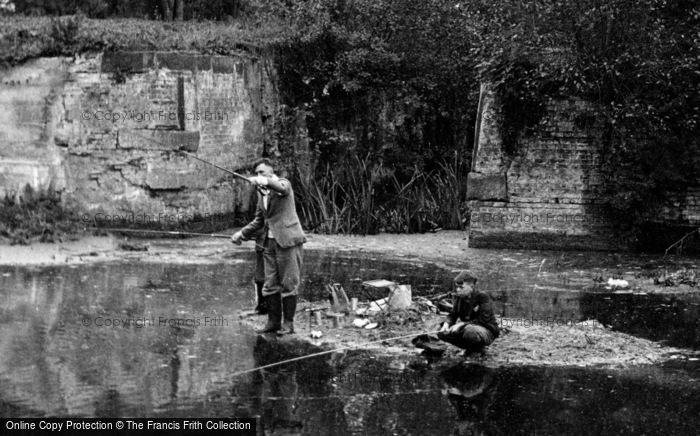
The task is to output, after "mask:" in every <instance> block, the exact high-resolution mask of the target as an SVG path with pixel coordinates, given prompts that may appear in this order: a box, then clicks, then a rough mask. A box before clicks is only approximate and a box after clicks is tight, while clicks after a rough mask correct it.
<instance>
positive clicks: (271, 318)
mask: <svg viewBox="0 0 700 436" xmlns="http://www.w3.org/2000/svg"><path fill="white" fill-rule="evenodd" d="M265 302H266V303H267V324H265V327H263V328H262V330H258V333H272V332H276V331H278V330H279V329H280V328H281V327H282V326H281V324H280V323H281V321H282V298H281V297H280V294H272V295H268V296H267V297H265Z"/></svg>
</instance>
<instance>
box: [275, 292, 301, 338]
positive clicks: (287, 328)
mask: <svg viewBox="0 0 700 436" xmlns="http://www.w3.org/2000/svg"><path fill="white" fill-rule="evenodd" d="M296 311H297V296H296V295H290V296H289V297H284V298H283V299H282V314H283V315H284V321H282V329H281V330H280V331H278V332H277V334H278V335H280V336H282V335H290V334H292V333H294V314H295V313H296Z"/></svg>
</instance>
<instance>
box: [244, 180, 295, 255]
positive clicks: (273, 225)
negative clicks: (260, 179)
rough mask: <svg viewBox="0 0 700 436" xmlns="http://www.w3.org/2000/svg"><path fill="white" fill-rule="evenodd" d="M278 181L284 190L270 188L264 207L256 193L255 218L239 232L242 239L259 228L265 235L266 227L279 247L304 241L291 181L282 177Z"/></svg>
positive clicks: (253, 233) (247, 237)
mask: <svg viewBox="0 0 700 436" xmlns="http://www.w3.org/2000/svg"><path fill="white" fill-rule="evenodd" d="M278 181H279V182H280V183H281V184H282V185H283V186H284V188H285V189H284V192H277V191H274V190H272V189H270V194H269V203H268V205H267V208H265V204H264V202H263V196H262V194H260V193H258V205H257V207H256V209H255V218H253V221H251V222H250V223H249V224H248V225H247V226H245V227H243V228H242V229H241V233H242V234H243V238H244V239H251V238H254V237H255V235H256V233H257V232H258V231H259V230H261V229H262V230H263V235H266V234H267V231H268V229H271V230H272V234H273V235H274V237H275V240H276V241H277V243H278V244H279V246H280V247H282V248H289V247H294V246H295V245H299V244H303V243H304V242H306V236H305V235H304V230H303V229H302V228H301V223H300V222H299V217H298V216H297V210H296V204H295V203H294V191H293V190H292V185H291V183H289V180H287V179H282V178H280V179H278Z"/></svg>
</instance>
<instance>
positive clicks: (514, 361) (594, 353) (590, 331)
mask: <svg viewBox="0 0 700 436" xmlns="http://www.w3.org/2000/svg"><path fill="white" fill-rule="evenodd" d="M301 306H302V307H301V308H300V309H299V311H298V313H297V320H296V323H295V330H296V333H295V335H293V336H286V337H283V338H281V339H279V340H283V341H290V340H301V341H306V342H309V343H311V344H313V345H316V346H318V347H320V348H321V349H328V350H330V349H332V348H333V349H337V350H339V351H340V350H342V349H364V350H373V351H374V352H376V353H380V354H390V355H395V356H403V357H409V356H416V357H418V356H419V355H422V354H421V353H422V350H421V349H418V348H416V347H415V346H414V345H413V344H412V343H411V340H412V339H413V338H414V337H415V336H417V335H419V334H423V333H432V336H435V332H436V331H437V330H438V329H439V326H440V323H441V322H442V321H443V319H444V314H440V315H439V314H435V313H420V314H418V312H417V311H415V310H410V309H409V310H410V311H411V312H412V313H411V314H410V316H402V315H403V314H399V315H398V316H396V318H398V319H401V318H404V319H405V318H412V320H410V321H408V322H405V323H388V324H385V325H381V326H379V327H377V328H376V329H372V330H367V329H364V328H358V327H355V326H354V325H353V320H354V319H362V318H363V317H356V316H352V315H350V316H346V317H345V318H344V321H343V322H342V323H341V324H340V325H339V326H338V327H334V326H333V322H332V319H330V318H325V319H322V325H321V326H319V325H318V324H316V320H315V319H314V318H313V317H312V318H311V319H309V318H310V315H309V313H308V312H306V311H304V309H305V307H307V306H308V304H307V305H305V304H302V305H301ZM404 314H405V312H404ZM416 318H417V319H416ZM266 319H267V318H266V316H259V315H246V316H244V318H243V320H242V322H243V323H244V324H246V325H247V326H248V327H250V328H251V329H258V328H261V327H262V326H263V325H264V324H265V321H266ZM370 319H372V317H370ZM372 320H373V321H374V320H376V319H372ZM498 320H499V325H500V326H501V334H500V336H499V337H498V338H497V339H496V340H495V341H494V342H493V344H491V346H489V347H487V348H486V350H485V352H484V353H483V354H472V355H469V356H464V355H463V350H461V349H459V348H457V347H455V346H452V345H449V344H447V351H446V352H445V354H444V355H443V356H442V357H441V358H440V359H431V360H439V361H442V362H443V363H449V362H454V361H455V360H458V361H463V360H468V361H474V362H479V363H481V364H483V365H487V366H492V367H498V366H515V365H537V366H595V367H605V368H626V367H630V366H634V365H649V364H657V363H660V362H664V361H667V360H670V359H688V358H690V359H695V358H696V357H693V356H694V352H693V351H692V350H685V349H680V348H675V347H667V346H663V345H661V344H658V343H656V342H653V341H650V340H646V339H641V338H636V337H634V336H631V335H628V334H625V333H620V332H615V331H612V330H610V329H609V328H606V327H605V326H603V325H602V324H600V323H599V322H597V321H595V320H586V321H582V322H579V323H577V324H574V325H561V326H552V325H550V326H546V325H528V324H527V323H523V322H522V320H517V319H509V318H498ZM518 323H520V324H518ZM312 332H320V333H321V335H322V336H321V337H320V338H313V337H312V334H311V333H312Z"/></svg>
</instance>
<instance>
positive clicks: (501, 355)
mask: <svg viewBox="0 0 700 436" xmlns="http://www.w3.org/2000/svg"><path fill="white" fill-rule="evenodd" d="M251 244H252V243H245V244H244V245H243V246H234V245H232V244H231V243H230V242H229V241H228V240H226V239H214V238H193V239H186V240H182V239H150V240H146V239H131V238H128V239H127V238H124V237H118V236H101V237H87V238H83V239H81V240H79V241H72V242H66V243H59V244H35V245H31V246H3V247H1V248H0V265H57V264H75V263H91V262H104V261H120V260H125V261H126V260H139V261H142V262H168V263H216V262H222V261H226V259H229V258H230V257H231V256H236V255H237V253H243V252H246V251H249V250H251V249H252V245H251ZM134 246H136V247H142V248H143V249H144V251H140V250H137V251H134V250H133V247H134ZM129 247H131V248H132V249H128V248H129ZM329 247H332V249H334V250H337V251H352V252H371V253H378V254H384V255H387V256H391V257H395V258H399V259H401V258H405V259H411V260H421V261H429V262H432V263H436V264H439V265H442V266H446V267H448V268H451V269H460V268H469V267H472V266H473V267H474V268H475V269H478V268H481V269H482V270H486V269H488V268H491V267H492V261H493V259H498V262H506V263H507V262H512V263H514V266H513V268H515V270H518V271H519V270H521V269H522V270H527V271H529V272H528V273H529V274H532V275H533V276H534V275H535V274H537V277H540V275H544V274H545V273H546V271H545V272H544V273H543V268H542V265H543V264H546V265H547V266H550V265H558V264H555V262H558V263H559V264H561V263H562V262H563V261H562V260H561V259H563V257H564V255H563V254H559V253H557V252H536V251H525V250H523V251H512V250H511V251H509V253H507V255H508V256H509V257H503V256H504V254H503V252H502V251H498V250H475V249H471V248H468V246H467V236H466V233H465V232H458V231H444V232H438V233H427V234H412V235H394V234H381V235H373V236H364V237H363V236H343V235H309V242H308V243H307V244H306V245H305V249H307V250H309V249H310V250H321V249H328V248H329ZM606 256H607V257H606ZM625 256H626V255H624V254H623V255H618V254H601V257H603V258H604V259H603V260H602V262H603V263H605V262H617V263H614V264H613V265H612V267H611V270H616V271H625V270H630V271H627V272H626V273H625V274H624V278H625V279H628V280H629V281H630V288H629V290H628V291H625V292H648V293H653V292H661V293H665V292H669V290H673V291H675V292H686V291H693V292H696V291H697V288H692V289H691V288H689V287H687V286H685V285H681V286H678V287H670V288H669V287H664V286H658V285H655V284H654V281H653V279H652V278H650V277H651V276H652V275H653V274H649V273H648V271H647V272H646V273H645V274H641V273H640V271H642V270H641V269H640V268H638V267H636V269H635V268H634V267H633V266H631V265H633V264H635V263H636V264H639V262H645V261H646V259H645V258H641V260H640V257H639V256H636V257H630V258H629V259H633V260H629V261H628V259H627V258H626V257H625ZM570 257H571V256H570ZM608 258H609V259H610V260H609V261H608V260H607V259H608ZM467 259H468V261H467ZM649 260H650V261H651V262H652V263H653V260H654V259H653V258H651V257H650V258H649ZM547 262H549V263H547ZM626 262H627V264H626ZM694 262H695V260H694V259H685V260H682V261H679V263H678V265H682V266H683V267H690V268H692V267H694V266H695V265H694ZM520 265H522V266H520ZM546 269H547V268H544V270H546ZM570 269H571V270H572V271H574V272H575V273H576V274H579V273H580V274H583V273H585V274H588V275H589V276H590V275H592V274H601V275H604V274H606V273H607V272H606V271H602V270H601V271H602V272H601V271H583V272H581V271H578V270H577V269H576V265H575V264H572V266H571V268H570ZM555 273H556V271H555V270H553V271H552V272H551V274H555ZM591 284H593V283H592V282H591ZM683 286H685V288H684V287H683ZM307 304H308V303H307ZM304 308H305V306H304V305H303V304H302V305H300V312H299V315H298V320H297V334H296V335H295V336H294V338H293V339H291V340H304V341H309V342H310V343H312V344H314V345H319V346H322V347H323V348H328V349H329V348H338V347H348V348H363V349H368V350H375V351H376V352H378V353H391V354H396V355H403V356H409V355H417V354H418V353H419V352H420V351H421V350H419V349H416V348H415V347H414V346H413V345H412V344H411V338H412V337H413V336H414V335H416V334H419V333H425V332H431V331H435V330H437V328H438V325H439V323H440V321H441V319H442V318H443V316H444V315H438V314H435V313H430V312H426V311H425V310H423V311H421V312H411V313H405V314H403V315H406V316H403V317H402V316H398V318H399V319H400V321H401V322H395V323H392V322H391V320H389V321H390V322H388V323H386V324H385V325H382V326H380V327H379V328H377V329H374V330H365V329H362V328H356V327H353V326H352V321H353V319H352V318H351V317H347V318H346V319H345V322H344V325H341V326H339V327H337V328H333V327H332V324H331V320H330V319H325V320H324V321H323V323H324V325H323V326H321V327H318V326H316V325H314V324H313V322H310V320H309V315H308V312H304V311H303V310H304ZM353 318H354V317H353ZM264 321H265V317H260V316H249V317H245V318H244V319H243V320H242V322H243V323H245V324H248V325H249V326H250V327H251V328H256V327H260V326H261V325H262V324H263V323H264ZM516 322H522V320H511V319H507V318H503V319H500V323H501V326H502V327H505V328H504V329H503V330H504V331H503V333H502V334H501V336H500V337H499V338H498V339H497V340H496V341H495V342H494V343H493V344H492V345H491V346H490V347H488V348H487V351H486V353H485V354H484V355H477V356H472V357H469V359H477V360H480V361H482V362H483V363H484V364H487V365H493V366H500V365H575V366H607V367H625V366H632V365H647V364H655V363H659V362H662V361H665V360H668V359H673V358H688V356H692V355H693V354H694V352H693V351H692V350H681V349H677V348H672V347H667V346H663V345H661V344H658V343H656V342H653V341H649V340H645V339H640V338H636V337H634V336H631V335H627V334H624V333H620V332H614V331H611V330H610V329H609V328H606V327H605V326H603V325H601V324H600V323H598V322H597V321H594V320H587V321H583V322H581V323H579V324H577V325H526V324H520V325H518V324H516ZM312 330H320V331H321V334H322V336H321V338H318V339H314V338H311V337H310V333H311V331H312ZM397 336H405V337H404V338H402V339H393V338H395V337H397ZM284 340H290V339H284ZM368 342H372V343H369V344H367V343H368ZM690 358H695V357H690ZM452 359H464V358H463V357H462V356H461V350H459V349H457V348H456V347H452V346H449V347H448V351H447V352H446V353H445V355H444V356H443V360H447V361H449V360H452Z"/></svg>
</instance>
